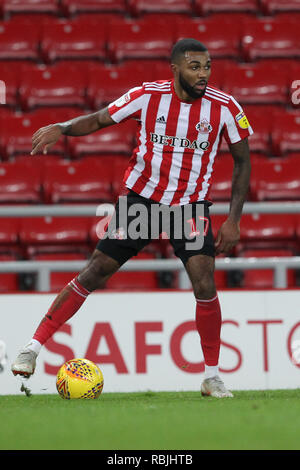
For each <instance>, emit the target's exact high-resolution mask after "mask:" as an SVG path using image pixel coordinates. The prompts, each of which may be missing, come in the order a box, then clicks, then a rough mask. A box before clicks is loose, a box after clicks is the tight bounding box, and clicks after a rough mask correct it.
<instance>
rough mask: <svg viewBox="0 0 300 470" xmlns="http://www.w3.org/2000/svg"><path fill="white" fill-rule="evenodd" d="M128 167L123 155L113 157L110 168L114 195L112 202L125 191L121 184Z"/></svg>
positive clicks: (127, 160)
mask: <svg viewBox="0 0 300 470" xmlns="http://www.w3.org/2000/svg"><path fill="white" fill-rule="evenodd" d="M128 166H129V158H128V157H127V156H124V155H114V156H113V160H112V167H113V175H114V178H113V182H112V190H113V195H114V200H116V199H117V197H118V196H119V195H120V194H123V193H124V191H126V188H125V185H124V183H123V179H124V175H125V171H126V170H127V168H128Z"/></svg>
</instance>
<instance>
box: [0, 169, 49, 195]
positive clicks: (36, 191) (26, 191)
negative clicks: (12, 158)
mask: <svg viewBox="0 0 300 470" xmlns="http://www.w3.org/2000/svg"><path fill="white" fill-rule="evenodd" d="M41 183H42V181H41V174H40V171H39V169H38V168H37V167H35V166H34V165H31V164H29V163H28V162H25V161H22V162H18V161H16V162H9V163H7V162H5V163H0V203H6V204H8V203H15V204H18V203H19V204H20V203H21V204H22V203H41V202H42V195H41Z"/></svg>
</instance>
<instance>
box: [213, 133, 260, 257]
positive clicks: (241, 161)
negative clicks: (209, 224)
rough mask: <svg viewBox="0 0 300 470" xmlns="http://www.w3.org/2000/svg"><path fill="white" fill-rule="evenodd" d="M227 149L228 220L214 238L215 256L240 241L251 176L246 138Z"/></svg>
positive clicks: (227, 250) (230, 248)
mask: <svg viewBox="0 0 300 470" xmlns="http://www.w3.org/2000/svg"><path fill="white" fill-rule="evenodd" d="M229 149H230V152H231V154H232V157H233V160H234V167H233V174H232V189H231V200H230V209H229V214H228V218H227V220H226V221H225V222H224V223H223V225H222V226H221V228H220V230H219V232H218V235H217V238H216V243H215V248H216V254H219V253H226V252H229V251H230V250H232V248H233V247H234V246H235V245H236V244H237V243H238V241H239V239H240V219H241V216H242V210H243V205H244V202H245V200H246V197H247V193H248V189H249V182H250V174H251V163H250V152H249V145H248V138H245V139H243V140H241V141H240V142H237V143H235V144H230V145H229Z"/></svg>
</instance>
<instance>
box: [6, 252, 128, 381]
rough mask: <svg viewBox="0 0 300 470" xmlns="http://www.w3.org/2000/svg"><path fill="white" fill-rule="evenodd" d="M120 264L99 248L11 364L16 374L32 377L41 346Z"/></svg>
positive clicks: (60, 294)
mask: <svg viewBox="0 0 300 470" xmlns="http://www.w3.org/2000/svg"><path fill="white" fill-rule="evenodd" d="M119 267H120V265H119V264H118V262H117V261H116V260H115V259H113V258H111V257H110V256H108V255H106V254H105V253H102V252H101V251H99V250H98V249H95V250H94V253H93V254H92V256H91V258H90V260H89V262H88V264H87V266H86V267H85V268H84V269H83V270H82V271H81V272H80V273H79V274H78V276H76V277H75V278H74V279H72V280H71V281H70V282H69V283H68V284H67V285H66V286H65V287H64V288H63V289H62V290H61V292H60V293H59V294H58V295H57V296H56V298H55V299H54V301H53V303H52V304H51V306H50V308H49V310H48V312H47V313H46V315H45V316H44V317H43V319H42V321H41V322H40V324H39V326H38V327H37V329H36V331H35V333H34V335H33V337H32V339H31V340H30V342H29V343H28V344H27V345H26V346H25V347H24V348H23V349H22V350H21V351H20V353H19V355H18V356H17V358H16V360H15V362H14V363H13V364H12V366H11V369H12V372H13V373H14V374H15V375H17V374H20V375H25V376H26V375H27V376H30V375H31V374H33V372H34V369H35V364H36V358H37V355H38V354H39V352H40V350H41V347H42V346H43V345H44V344H45V343H46V341H48V339H49V338H51V337H52V336H53V334H54V333H55V332H56V331H57V330H58V329H59V328H60V327H61V326H62V325H63V324H64V323H66V322H67V321H68V320H69V319H70V318H71V317H73V315H75V313H76V312H78V310H79V309H80V307H81V306H82V304H83V303H84V301H85V300H86V298H87V297H88V295H89V294H90V293H91V292H93V291H94V290H96V289H99V288H101V287H102V286H104V285H105V283H106V281H107V280H108V279H109V278H110V277H111V276H112V275H113V274H114V273H115V272H116V271H117V270H118V269H119Z"/></svg>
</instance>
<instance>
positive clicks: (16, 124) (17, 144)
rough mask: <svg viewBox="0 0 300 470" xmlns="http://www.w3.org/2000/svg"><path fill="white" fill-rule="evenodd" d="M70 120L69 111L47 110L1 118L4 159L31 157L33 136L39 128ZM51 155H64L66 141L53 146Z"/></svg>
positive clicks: (0, 141) (0, 138)
mask: <svg viewBox="0 0 300 470" xmlns="http://www.w3.org/2000/svg"><path fill="white" fill-rule="evenodd" d="M71 114H72V113H71ZM70 118H71V116H70V111H68V110H65V109H61V110H57V109H55V110H49V109H47V108H45V109H40V110H36V111H34V112H31V113H26V114H23V113H11V114H7V115H6V116H5V117H4V119H1V117H0V122H1V132H0V150H1V151H2V155H3V157H4V158H6V159H8V158H10V157H11V156H13V155H16V154H18V153H19V154H20V153H21V154H24V153H27V154H28V155H29V154H30V152H31V150H32V136H33V134H34V133H35V132H36V131H37V130H38V129H39V128H41V127H43V126H46V125H48V124H51V123H55V122H62V121H66V120H67V119H70ZM51 153H58V154H61V155H64V153H65V141H64V139H63V138H61V139H60V140H59V141H58V142H57V143H56V144H55V145H54V146H53V148H52V149H51Z"/></svg>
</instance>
